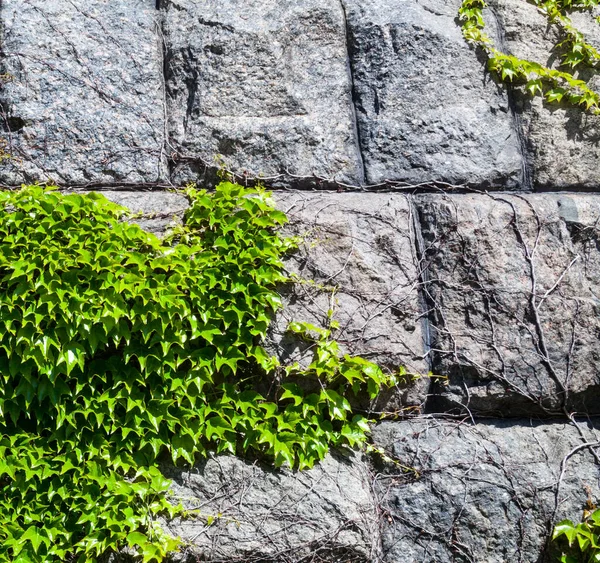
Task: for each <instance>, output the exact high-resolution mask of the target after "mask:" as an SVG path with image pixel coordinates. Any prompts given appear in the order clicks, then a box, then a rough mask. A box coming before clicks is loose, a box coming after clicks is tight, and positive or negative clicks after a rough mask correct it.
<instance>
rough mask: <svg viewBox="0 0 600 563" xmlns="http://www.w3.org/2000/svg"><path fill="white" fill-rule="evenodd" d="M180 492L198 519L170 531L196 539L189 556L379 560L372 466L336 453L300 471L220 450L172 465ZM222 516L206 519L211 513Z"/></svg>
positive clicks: (246, 560)
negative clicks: (189, 466)
mask: <svg viewBox="0 0 600 563" xmlns="http://www.w3.org/2000/svg"><path fill="white" fill-rule="evenodd" d="M166 474H167V475H168V476H169V478H172V479H173V480H174V484H173V488H172V490H173V494H174V496H175V497H176V498H179V499H181V500H182V501H183V502H184V505H185V506H186V507H187V508H189V509H199V510H200V517H199V520H200V522H198V521H193V520H191V521H190V520H183V521H174V522H171V523H170V524H169V525H168V530H170V531H171V533H173V534H174V535H178V536H180V537H181V538H182V539H183V540H184V541H186V542H189V544H190V546H189V547H188V548H187V549H185V550H184V551H183V553H182V554H181V555H180V556H179V558H178V559H180V560H184V561H198V560H201V561H223V562H225V561H227V562H231V563H233V562H238V561H239V562H240V563H241V562H244V563H253V562H258V561H314V562H315V563H316V562H319V561H347V562H350V561H355V562H359V561H376V560H377V559H379V526H378V519H377V512H376V507H375V502H374V497H373V495H372V490H371V482H370V480H369V471H368V468H367V466H366V465H365V463H364V462H363V461H361V460H360V459H359V458H357V457H350V458H342V457H335V458H334V457H331V456H328V457H327V458H326V459H325V460H324V461H323V462H322V463H321V464H320V465H319V466H317V467H315V468H314V469H311V470H308V471H303V472H300V473H292V472H291V471H288V470H280V471H274V470H273V469H269V468H265V467H261V466H260V465H259V464H258V463H251V462H245V461H242V460H240V459H237V458H234V457H231V456H218V457H216V458H214V459H209V460H208V461H206V462H205V463H203V464H201V465H199V466H197V467H195V468H194V469H193V470H191V471H189V472H185V471H176V470H172V469H171V470H168V469H167V470H166ZM211 515H212V516H216V515H220V516H219V517H218V518H217V520H216V521H215V523H214V524H212V525H211V526H204V522H206V517H207V516H211Z"/></svg>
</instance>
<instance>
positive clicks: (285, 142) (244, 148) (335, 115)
mask: <svg viewBox="0 0 600 563" xmlns="http://www.w3.org/2000/svg"><path fill="white" fill-rule="evenodd" d="M164 7H165V10H166V14H165V39H166V43H167V60H166V69H167V91H168V98H169V110H170V114H169V133H170V143H171V151H172V152H173V154H174V157H175V168H174V180H175V181H176V182H179V183H182V182H185V181H188V180H193V179H195V178H196V177H197V176H198V174H201V173H202V172H203V170H204V166H203V163H208V165H213V164H215V157H219V158H220V159H222V163H223V164H225V165H226V166H228V167H229V168H231V169H233V170H234V171H235V172H237V173H240V174H243V173H245V172H247V173H248V174H249V175H250V176H258V175H265V176H272V175H278V174H283V173H289V174H295V175H300V176H307V175H308V176H310V175H313V174H316V175H319V176H324V177H328V178H329V177H335V178H336V179H337V180H339V181H346V182H352V183H358V182H360V181H361V173H362V167H361V165H360V155H359V151H358V146H357V139H356V133H355V125H354V121H353V107H352V100H351V80H350V74H349V69H348V57H347V52H346V44H345V26H344V17H343V12H342V8H341V5H340V3H339V1H338V0H327V1H325V2H324V1H319V0H301V1H292V0H284V1H279V2H275V1H273V0H260V1H256V2H251V3H248V2H246V1H243V0H225V1H223V0H208V1H203V2H200V1H198V0H166V1H165V2H164ZM218 155H220V156H218Z"/></svg>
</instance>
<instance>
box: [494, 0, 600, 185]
mask: <svg viewBox="0 0 600 563" xmlns="http://www.w3.org/2000/svg"><path fill="white" fill-rule="evenodd" d="M490 5H491V6H492V8H493V10H494V11H495V12H496V14H497V17H498V20H499V24H500V25H499V27H500V29H501V30H502V35H503V41H501V42H500V43H501V44H502V46H503V47H504V49H505V50H506V51H507V52H509V53H512V54H514V55H516V56H517V57H520V58H525V59H529V60H533V61H536V62H538V63H541V64H544V65H546V66H550V67H556V66H557V65H558V63H559V62H560V57H559V51H558V52H557V49H555V48H554V46H555V45H556V44H557V43H558V42H559V41H560V37H559V36H558V34H557V32H556V30H555V28H554V27H549V26H548V25H547V19H546V17H545V16H544V15H543V14H542V13H541V12H540V11H539V10H538V9H537V8H536V7H535V6H534V5H533V4H529V3H527V2H520V1H519V0H493V2H491V3H490ZM575 21H576V24H577V26H578V28H579V29H581V30H582V31H584V32H585V36H586V39H587V40H591V41H592V42H594V41H595V42H598V41H599V40H600V27H598V25H597V24H596V23H595V22H594V20H593V16H592V14H590V13H586V14H579V17H576V18H575ZM575 74H576V75H578V73H577V72H575ZM580 77H581V78H583V79H589V78H590V75H589V73H586V72H585V71H584V72H583V73H582V74H580ZM590 84H591V86H592V88H594V89H596V90H597V89H598V86H600V81H599V80H598V78H597V77H592V79H591V81H590ZM513 97H514V99H515V106H516V108H517V112H518V113H517V116H518V118H519V120H518V121H519V123H520V129H521V131H522V135H523V138H524V139H525V143H526V152H527V159H528V162H529V164H528V166H529V171H530V174H531V181H532V185H533V187H534V188H536V189H538V190H539V189H552V190H556V189H563V188H573V187H578V188H586V189H596V188H597V186H598V183H599V182H600V146H599V145H598V139H599V138H600V117H597V116H592V115H589V114H585V113H583V112H582V111H581V110H579V109H576V108H568V107H559V106H556V105H555V104H548V103H546V102H542V101H541V100H540V98H534V99H532V98H530V97H529V96H524V95H522V94H519V93H516V92H515V93H514V94H513Z"/></svg>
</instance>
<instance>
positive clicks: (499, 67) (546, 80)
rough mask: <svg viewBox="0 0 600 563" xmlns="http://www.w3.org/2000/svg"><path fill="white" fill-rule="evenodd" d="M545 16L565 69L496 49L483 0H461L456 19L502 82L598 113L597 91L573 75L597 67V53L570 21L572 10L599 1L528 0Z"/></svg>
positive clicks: (596, 3)
mask: <svg viewBox="0 0 600 563" xmlns="http://www.w3.org/2000/svg"><path fill="white" fill-rule="evenodd" d="M531 2H532V3H533V4H535V5H536V6H537V7H538V9H539V10H540V11H541V12H542V13H543V14H544V15H545V16H546V17H547V19H548V24H549V25H554V26H557V27H558V29H559V32H560V33H559V35H560V38H561V39H560V41H559V42H558V43H557V45H555V48H556V49H557V50H558V51H560V52H562V60H561V64H560V66H561V67H563V69H564V70H558V69H554V68H548V67H546V66H544V65H542V64H539V63H536V62H533V61H529V60H526V59H521V58H518V57H515V56H513V55H509V54H507V53H503V52H502V51H500V50H498V49H496V47H495V46H494V45H493V43H492V41H491V40H490V38H489V36H488V35H487V34H486V33H485V30H484V28H485V22H484V18H483V10H484V8H485V7H486V3H485V0H463V2H462V4H461V7H460V9H459V20H460V21H461V26H462V32H463V36H464V37H465V39H466V40H467V41H468V42H469V43H470V44H472V45H475V46H477V47H479V48H480V49H481V50H482V51H483V52H484V53H485V55H486V57H487V61H488V63H487V65H488V69H489V70H490V71H492V72H493V73H494V75H495V76H496V77H497V78H498V79H499V80H500V81H501V82H504V83H511V84H514V85H517V86H522V87H523V88H524V89H525V90H526V91H527V92H528V93H529V94H530V95H531V96H542V97H543V98H545V100H546V101H548V102H553V103H559V102H563V103H567V104H568V105H571V106H574V107H583V108H585V110H586V111H589V112H590V113H593V114H600V94H598V93H597V92H596V91H594V90H593V89H591V88H590V87H589V85H588V83H587V82H586V81H585V80H580V79H578V78H576V77H575V76H574V75H573V70H574V69H575V68H576V67H578V66H585V67H587V68H590V69H596V68H597V67H598V64H599V63H600V53H599V52H598V51H597V50H596V49H595V48H594V47H593V46H592V45H590V44H589V43H587V42H586V41H585V37H584V35H583V34H582V33H581V32H580V31H578V30H577V29H576V28H575V27H574V26H573V24H572V22H571V19H570V18H569V16H568V14H569V12H571V11H586V10H590V9H591V8H593V7H594V6H596V5H598V3H599V0H531Z"/></svg>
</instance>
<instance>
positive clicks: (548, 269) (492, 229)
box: [417, 194, 600, 415]
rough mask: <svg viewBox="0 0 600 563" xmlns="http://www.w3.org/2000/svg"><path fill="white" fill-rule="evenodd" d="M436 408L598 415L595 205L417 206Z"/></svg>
mask: <svg viewBox="0 0 600 563" xmlns="http://www.w3.org/2000/svg"><path fill="white" fill-rule="evenodd" d="M417 207H418V209H419V218H420V221H421V227H422V233H423V239H424V249H425V250H424V256H423V258H424V260H425V263H426V267H427V278H428V279H429V280H430V281H429V283H428V284H427V286H426V291H427V294H428V299H429V303H430V306H431V310H432V313H433V318H434V319H435V320H434V323H433V324H434V325H435V334H436V337H435V339H434V343H433V344H432V346H433V348H434V350H435V352H434V353H433V356H434V358H435V361H434V365H433V371H434V372H435V373H437V374H442V375H444V376H445V377H446V378H447V379H445V380H444V383H445V385H440V386H439V392H440V395H441V398H440V399H439V400H438V401H435V402H436V403H437V405H436V406H435V407H434V408H436V409H443V410H448V409H449V410H453V409H454V408H458V409H462V410H463V411H464V410H470V411H471V412H473V413H477V414H482V413H485V414H488V415H489V414H493V415H498V414H501V415H507V414H510V415H515V414H521V415H523V414H525V415H529V414H546V415H548V414H552V413H554V414H557V413H561V412H562V411H563V408H566V409H568V410H569V411H573V410H577V411H581V412H587V413H598V412H599V410H600V407H599V405H600V402H599V401H598V399H599V398H600V378H599V373H600V343H599V341H598V335H599V331H600V299H599V298H600V296H599V295H598V286H599V283H600V253H599V252H598V240H599V235H600V232H599V231H598V224H599V223H600V200H599V198H598V197H597V196H586V195H581V194H579V195H576V194H568V195H566V194H565V195H551V194H544V195H528V196H510V195H498V196H488V195H455V196H421V197H419V198H418V200H417Z"/></svg>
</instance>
